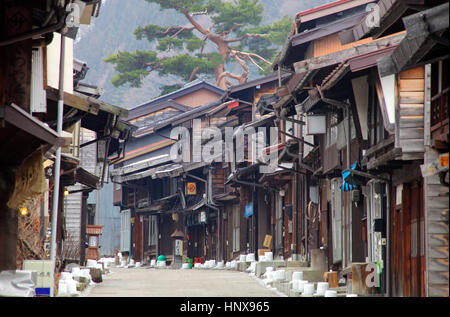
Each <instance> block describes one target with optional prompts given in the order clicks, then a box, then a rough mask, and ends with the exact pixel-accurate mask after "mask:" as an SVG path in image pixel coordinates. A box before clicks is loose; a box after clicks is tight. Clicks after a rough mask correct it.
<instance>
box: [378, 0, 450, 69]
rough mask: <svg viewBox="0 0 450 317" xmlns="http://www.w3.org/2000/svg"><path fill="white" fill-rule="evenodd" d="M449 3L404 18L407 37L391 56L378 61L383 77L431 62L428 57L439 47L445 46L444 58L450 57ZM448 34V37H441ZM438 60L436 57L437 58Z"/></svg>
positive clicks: (442, 56)
mask: <svg viewBox="0 0 450 317" xmlns="http://www.w3.org/2000/svg"><path fill="white" fill-rule="evenodd" d="M448 10H449V3H448V2H447V3H444V4H442V5H440V6H437V7H433V8H431V9H428V10H425V11H422V12H419V13H416V14H413V15H411V16H408V17H406V18H404V19H403V21H404V23H405V27H406V32H407V33H406V37H405V38H404V39H403V40H402V41H401V42H400V44H399V45H398V47H397V48H396V49H395V50H394V51H393V52H392V54H391V55H389V56H385V57H383V58H382V59H380V61H379V62H378V69H379V73H380V76H381V77H384V76H387V75H391V74H394V73H399V72H401V71H403V70H406V69H409V68H413V67H416V66H418V65H422V64H425V63H427V62H429V61H428V60H427V59H426V58H425V56H426V55H427V53H428V52H430V50H431V49H432V48H433V47H434V46H436V45H441V44H439V43H441V41H442V44H443V47H444V49H443V50H442V53H441V56H438V57H437V58H444V57H445V56H448V27H449V13H448ZM444 32H447V38H441V36H442V34H443V33H444ZM435 58H436V57H435Z"/></svg>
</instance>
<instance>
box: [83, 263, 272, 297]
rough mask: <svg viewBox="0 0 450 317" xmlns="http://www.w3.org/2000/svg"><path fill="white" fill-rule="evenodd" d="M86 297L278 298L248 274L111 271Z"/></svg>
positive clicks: (168, 270)
mask: <svg viewBox="0 0 450 317" xmlns="http://www.w3.org/2000/svg"><path fill="white" fill-rule="evenodd" d="M86 295H87V297H278V296H279V295H278V293H276V292H274V291H272V290H269V289H267V288H265V287H264V286H262V285H261V284H259V283H258V282H257V281H256V280H255V279H254V278H252V277H250V276H249V275H248V274H247V273H241V272H237V271H228V270H197V269H193V270H172V269H149V268H130V269H126V268H118V267H113V268H111V273H110V274H107V275H103V282H102V283H99V284H97V285H95V286H94V287H93V288H92V289H90V291H88V293H87V294H86Z"/></svg>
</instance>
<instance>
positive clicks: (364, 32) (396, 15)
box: [339, 0, 427, 44]
mask: <svg viewBox="0 0 450 317" xmlns="http://www.w3.org/2000/svg"><path fill="white" fill-rule="evenodd" d="M425 2H427V1H426V0H380V1H379V2H378V3H377V7H376V10H374V11H373V12H369V13H367V14H366V16H364V17H363V18H362V19H361V21H360V22H359V23H358V24H357V25H355V26H354V27H353V28H351V29H349V30H345V31H342V32H341V33H340V34H339V37H340V39H341V43H342V44H348V43H351V42H355V41H359V40H361V39H364V38H367V37H373V38H375V39H376V38H379V37H381V36H383V35H386V34H388V33H389V32H391V33H396V32H399V31H401V30H403V29H404V28H403V25H402V23H401V18H402V17H404V16H405V15H407V14H408V12H409V13H410V12H412V10H414V9H412V8H414V6H419V8H420V6H423V5H424V4H425ZM375 15H376V16H375Z"/></svg>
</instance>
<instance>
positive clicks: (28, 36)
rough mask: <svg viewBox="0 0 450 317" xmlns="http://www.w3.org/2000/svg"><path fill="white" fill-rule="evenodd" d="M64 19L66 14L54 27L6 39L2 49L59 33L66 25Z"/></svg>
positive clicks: (2, 42) (2, 43) (1, 44)
mask: <svg viewBox="0 0 450 317" xmlns="http://www.w3.org/2000/svg"><path fill="white" fill-rule="evenodd" d="M64 17H65V15H64V14H63V15H62V16H60V19H59V21H58V22H57V23H56V24H54V25H51V26H47V27H43V28H40V29H37V30H33V31H29V32H24V33H21V34H18V35H15V36H13V37H11V38H9V39H6V40H4V41H1V42H0V47H2V46H7V45H11V44H14V43H17V42H20V41H25V40H28V39H31V38H32V37H35V36H40V35H44V34H47V33H52V32H55V31H58V30H60V29H62V28H63V27H64V25H65V22H66V21H65V19H64Z"/></svg>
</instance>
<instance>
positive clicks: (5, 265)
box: [0, 172, 18, 271]
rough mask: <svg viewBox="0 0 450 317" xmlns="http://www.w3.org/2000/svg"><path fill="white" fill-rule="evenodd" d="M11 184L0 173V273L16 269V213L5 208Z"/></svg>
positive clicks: (11, 180)
mask: <svg viewBox="0 0 450 317" xmlns="http://www.w3.org/2000/svg"><path fill="white" fill-rule="evenodd" d="M13 184H14V183H13V179H12V178H11V177H10V176H9V175H7V174H6V173H4V172H0V271H1V270H15V269H16V256H17V236H18V232H17V230H18V228H17V225H18V213H17V211H14V210H11V209H9V208H8V206H6V203H7V201H8V199H9V196H10V192H11V189H12V186H13Z"/></svg>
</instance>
